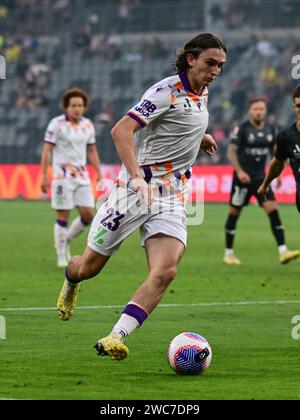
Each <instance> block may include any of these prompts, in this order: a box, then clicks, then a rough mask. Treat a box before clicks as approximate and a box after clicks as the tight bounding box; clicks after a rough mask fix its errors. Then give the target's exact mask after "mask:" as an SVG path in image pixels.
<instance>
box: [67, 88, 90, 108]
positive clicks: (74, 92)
mask: <svg viewBox="0 0 300 420" xmlns="http://www.w3.org/2000/svg"><path fill="white" fill-rule="evenodd" d="M71 98H82V99H83V104H84V107H85V108H87V107H88V106H89V97H88V95H87V93H85V91H84V90H82V89H80V88H78V87H73V88H71V89H68V90H66V91H65V93H64V94H63V97H62V100H61V104H62V107H63V109H64V110H65V111H66V109H67V108H68V107H69V104H70V100H71Z"/></svg>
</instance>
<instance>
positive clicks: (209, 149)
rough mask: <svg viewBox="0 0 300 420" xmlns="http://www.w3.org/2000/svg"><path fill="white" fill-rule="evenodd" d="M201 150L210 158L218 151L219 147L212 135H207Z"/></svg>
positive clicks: (204, 137) (203, 139)
mask: <svg viewBox="0 0 300 420" xmlns="http://www.w3.org/2000/svg"><path fill="white" fill-rule="evenodd" d="M200 149H201V150H203V151H204V152H205V153H207V154H208V155H209V156H212V155H213V154H214V153H216V151H217V150H218V145H217V143H216V141H215V139H214V138H213V136H212V135H211V134H208V133H205V134H204V136H203V138H202V142H201V146H200Z"/></svg>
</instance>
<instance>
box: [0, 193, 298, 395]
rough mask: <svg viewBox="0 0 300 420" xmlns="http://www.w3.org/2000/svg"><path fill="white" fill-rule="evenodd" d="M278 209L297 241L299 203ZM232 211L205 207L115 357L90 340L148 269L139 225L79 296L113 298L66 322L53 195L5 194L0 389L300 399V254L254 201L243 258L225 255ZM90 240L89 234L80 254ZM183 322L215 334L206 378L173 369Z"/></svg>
mask: <svg viewBox="0 0 300 420" xmlns="http://www.w3.org/2000/svg"><path fill="white" fill-rule="evenodd" d="M280 211H281V216H282V219H283V222H284V225H285V227H286V236H287V243H288V246H289V247H290V248H291V249H297V248H299V247H300V235H299V232H300V216H299V215H298V214H297V212H296V209H295V207H294V206H281V207H280ZM226 213H227V207H226V206H225V205H206V206H205V219H204V223H203V224H202V225H201V226H192V227H190V228H189V245H188V249H187V251H186V254H185V256H184V257H183V259H182V261H181V263H180V265H179V271H178V275H177V277H176V279H175V280H174V282H173V283H172V284H171V286H170V287H169V289H168V291H167V293H166V295H165V297H164V298H163V300H162V302H161V303H162V304H163V305H162V306H160V307H158V308H157V309H156V310H155V311H154V312H153V314H152V315H151V316H150V318H149V319H148V320H147V321H146V322H145V324H144V326H143V327H142V328H141V329H139V330H137V331H136V332H135V333H134V334H133V335H132V336H130V337H129V338H128V340H127V345H128V347H129V349H130V355H129V357H128V358H127V359H126V360H124V361H122V362H113V361H111V360H110V359H109V358H98V357H97V355H96V352H95V350H94V349H93V348H92V346H93V345H94V344H95V342H96V341H97V339H99V338H100V337H102V336H104V335H106V334H107V333H108V332H109V331H110V328H111V327H112V326H113V324H114V323H115V321H116V320H117V319H118V317H119V314H120V312H121V310H122V306H123V305H125V304H126V303H127V302H128V300H129V299H130V297H131V295H132V293H133V292H134V290H135V289H136V288H137V286H138V285H139V284H140V283H141V282H142V281H143V279H144V278H145V276H146V272H147V267H146V259H145V255H144V251H143V249H142V248H140V245H139V235H138V233H136V234H135V235H133V236H132V237H130V238H129V239H128V240H127V241H126V242H125V243H124V244H123V246H122V247H121V249H120V251H119V252H118V254H117V255H116V256H115V257H113V259H112V260H111V261H110V262H109V264H108V265H107V266H106V268H105V269H104V271H103V272H102V273H101V274H100V275H99V276H98V277H97V278H96V279H93V280H90V281H89V282H86V283H84V284H83V285H82V288H81V292H80V296H79V302H78V304H79V306H88V307H91V306H108V307H103V308H98V309H92V308H86V309H78V310H77V311H76V313H75V315H74V317H73V318H72V320H71V321H69V322H66V323H63V322H61V321H60V320H59V319H58V317H57V314H56V311H55V310H53V308H54V307H55V305H56V300H57V296H58V293H59V290H60V288H61V285H62V282H63V277H64V276H63V270H59V269H57V268H56V265H55V254H54V248H53V239H52V231H53V221H54V213H53V212H52V211H51V209H50V206H49V204H48V203H33V202H22V201H18V202H0V214H1V218H0V277H1V281H0V316H4V317H5V319H6V339H5V340H0V365H1V367H0V399H3V398H16V399H97V400H103V399H111V400H119V399H146V400H150V399H161V400H168V399H187V400H192V399H196V400H202V399H299V398H300V386H299V384H300V367H299V352H300V340H295V339H293V338H292V335H291V332H292V328H293V324H292V318H293V317H294V316H295V315H297V314H298V315H299V314H300V305H299V301H300V296H299V285H300V283H299V282H300V275H299V273H300V261H294V262H292V263H290V264H289V265H286V266H282V265H280V264H279V262H278V255H277V249H276V246H275V242H274V240H273V237H272V234H271V231H270V229H269V222H268V220H267V218H266V217H265V215H264V214H263V212H262V211H261V210H260V209H259V208H258V207H256V206H252V207H249V208H247V209H245V210H244V214H243V215H242V218H241V220H240V222H239V226H238V230H237V238H236V254H237V255H238V256H239V257H240V258H241V260H242V262H243V264H242V265H241V266H240V267H231V266H225V265H223V263H222V257H223V242H224V240H223V225H224V222H225V218H226ZM84 246H85V236H84V235H83V236H81V237H79V238H77V239H76V240H75V241H74V244H73V246H72V253H73V254H74V253H80V252H81V251H82V250H83V248H84ZM278 301H283V302H282V303H276V302H278ZM297 301H298V303H297ZM214 303H216V304H214ZM230 303H231V304H230ZM245 303H248V304H245ZM170 304H177V305H178V306H176V305H175V306H173V307H172V306H168V305H170ZM179 304H182V306H179ZM191 304H200V305H198V306H197V305H195V306H193V305H191ZM205 304H207V305H205ZM109 306H113V307H110V308H109ZM5 308H6V309H9V308H44V310H41V309H40V310H38V309H36V310H28V309H27V310H16V309H15V310H12V311H10V310H9V311H7V310H6V311H5ZM45 308H49V309H45ZM183 331H193V332H197V333H200V334H202V335H203V336H205V337H206V338H207V339H208V340H209V341H210V343H211V346H212V350H213V359H212V364H211V366H210V368H209V369H208V371H207V372H206V373H205V375H203V376H200V377H197V376H195V377H191V376H178V375H176V374H174V373H173V372H172V371H171V369H170V368H169V367H168V364H167V361H166V349H167V346H168V344H169V342H170V340H171V339H172V338H173V337H174V336H175V335H177V334H179V333H180V332H183Z"/></svg>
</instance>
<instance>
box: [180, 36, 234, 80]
mask: <svg viewBox="0 0 300 420" xmlns="http://www.w3.org/2000/svg"><path fill="white" fill-rule="evenodd" d="M208 48H218V49H220V50H223V51H224V52H225V53H227V49H226V47H225V45H224V43H223V41H222V40H221V39H220V38H219V37H218V36H217V35H214V34H211V33H208V32H205V33H202V34H199V35H197V36H195V38H193V39H191V40H190V41H189V42H188V43H187V44H185V46H184V48H180V49H179V50H177V53H176V61H175V63H174V66H175V69H176V74H178V73H184V72H187V71H188V70H189V69H190V65H189V64H188V62H187V59H186V57H187V55H188V54H192V55H193V56H194V57H195V58H197V57H199V55H200V54H201V52H202V51H203V50H207V49H208Z"/></svg>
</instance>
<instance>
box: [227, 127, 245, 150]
mask: <svg viewBox="0 0 300 420" xmlns="http://www.w3.org/2000/svg"><path fill="white" fill-rule="evenodd" d="M242 142H243V129H242V127H238V126H237V127H235V128H234V129H233V131H232V133H231V135H230V143H231V144H235V145H236V146H240V145H241V144H242Z"/></svg>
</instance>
